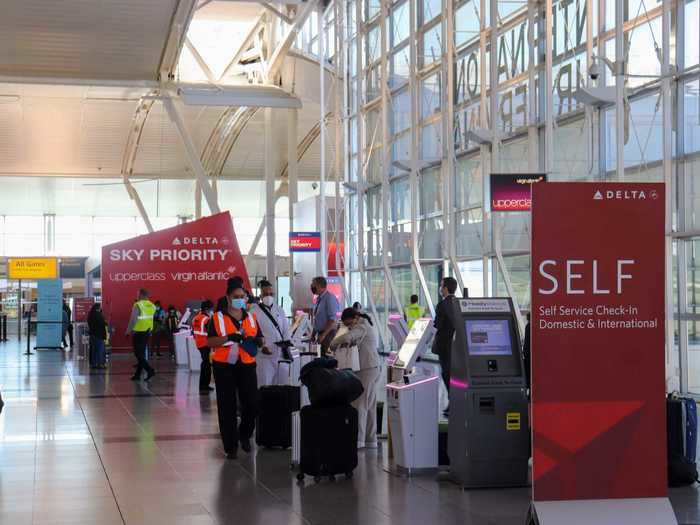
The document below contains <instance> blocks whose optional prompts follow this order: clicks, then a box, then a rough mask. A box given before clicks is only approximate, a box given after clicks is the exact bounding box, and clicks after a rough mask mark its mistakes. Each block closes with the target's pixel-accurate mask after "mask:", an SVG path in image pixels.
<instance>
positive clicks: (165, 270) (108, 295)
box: [102, 212, 250, 349]
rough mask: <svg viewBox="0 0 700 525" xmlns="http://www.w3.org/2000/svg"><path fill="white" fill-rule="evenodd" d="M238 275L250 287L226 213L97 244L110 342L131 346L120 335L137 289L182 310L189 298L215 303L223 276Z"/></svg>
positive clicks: (222, 291)
mask: <svg viewBox="0 0 700 525" xmlns="http://www.w3.org/2000/svg"><path fill="white" fill-rule="evenodd" d="M234 275H239V276H241V277H242V278H243V280H244V282H245V283H246V285H247V286H248V289H250V284H249V280H248V273H247V271H246V268H245V263H244V261H243V257H242V256H241V251H240V249H239V247H238V241H237V240H236V235H235V233H234V231H233V223H232V222H231V216H230V214H229V213H228V212H224V213H219V214H216V215H212V216H210V217H204V218H202V219H199V220H196V221H193V222H188V223H185V224H181V225H179V226H175V227H174V228H168V229H165V230H160V231H157V232H154V233H151V234H148V235H142V236H140V237H135V238H133V239H128V240H126V241H121V242H118V243H115V244H110V245H108V246H105V247H104V248H102V309H103V310H104V312H105V317H106V318H107V319H108V321H109V323H110V324H111V325H112V326H113V327H114V329H115V333H114V338H113V343H112V344H113V347H114V348H116V349H126V348H130V342H129V340H128V339H127V338H126V337H125V336H124V332H125V331H126V327H127V324H128V321H129V314H130V313H131V308H132V306H133V304H134V301H135V300H136V296H137V294H138V290H139V288H146V289H147V290H148V291H149V294H150V299H151V301H156V300H160V302H161V303H162V304H163V308H167V307H168V306H169V305H171V304H172V305H174V306H175V307H176V308H177V309H178V310H180V311H181V312H182V311H183V310H184V308H185V304H186V303H187V302H188V301H192V300H197V301H200V300H203V299H211V300H212V301H214V302H215V303H216V300H217V299H218V298H219V297H222V296H223V295H224V294H225V292H226V280H227V279H228V278H229V277H233V276H234Z"/></svg>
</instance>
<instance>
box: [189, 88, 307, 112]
mask: <svg viewBox="0 0 700 525" xmlns="http://www.w3.org/2000/svg"><path fill="white" fill-rule="evenodd" d="M177 94H178V95H179V96H180V98H181V99H182V101H183V102H184V103H185V104H186V105H188V106H209V107H213V106H227V107H232V106H239V107H240V106H243V107H255V108H284V109H289V108H293V109H300V108H301V100H300V99H299V98H298V97H296V96H294V95H291V94H289V93H287V92H286V91H285V90H283V89H282V88H279V87H277V86H267V85H263V84H244V85H239V86H226V87H218V88H216V89H208V88H206V87H201V86H198V87H179V88H178V89H177Z"/></svg>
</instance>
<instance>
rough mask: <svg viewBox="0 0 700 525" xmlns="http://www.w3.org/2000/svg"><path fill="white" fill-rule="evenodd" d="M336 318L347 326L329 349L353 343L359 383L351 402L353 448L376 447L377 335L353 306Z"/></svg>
mask: <svg viewBox="0 0 700 525" xmlns="http://www.w3.org/2000/svg"><path fill="white" fill-rule="evenodd" d="M340 320H341V322H342V323H343V325H345V328H347V329H348V331H347V332H345V333H344V334H343V335H339V336H337V337H336V338H335V339H333V341H332V342H331V345H330V348H331V350H335V349H336V348H339V347H341V346H357V352H358V354H359V357H360V370H359V371H358V372H356V375H357V377H358V379H359V380H360V381H361V382H362V387H363V388H364V391H363V392H362V395H361V396H360V397H358V398H357V399H356V400H355V401H353V402H352V406H354V407H355V409H356V410H357V448H358V449H359V448H377V384H378V383H379V378H380V375H381V374H380V371H379V352H378V351H377V346H378V344H377V335H376V332H375V331H374V328H373V327H372V325H371V324H370V323H369V322H368V321H367V320H366V319H365V318H364V317H363V316H362V314H360V313H359V312H358V311H357V310H355V309H354V308H346V309H345V310H343V313H342V315H341V316H340Z"/></svg>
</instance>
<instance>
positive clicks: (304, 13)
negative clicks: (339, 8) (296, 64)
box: [265, 0, 318, 84]
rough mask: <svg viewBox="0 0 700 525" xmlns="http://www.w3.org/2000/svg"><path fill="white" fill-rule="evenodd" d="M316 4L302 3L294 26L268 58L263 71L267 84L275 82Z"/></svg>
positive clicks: (315, 1)
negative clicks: (265, 68)
mask: <svg viewBox="0 0 700 525" xmlns="http://www.w3.org/2000/svg"><path fill="white" fill-rule="evenodd" d="M317 4H318V2H317V0H308V1H307V2H306V3H304V5H303V6H302V8H301V10H300V11H299V12H297V16H296V17H295V18H294V24H292V27H290V28H289V31H287V34H286V35H285V36H284V38H283V39H282V41H281V42H280V43H279V45H278V46H277V48H276V49H275V50H274V51H273V53H272V55H271V56H270V61H269V63H268V66H267V70H266V71H265V80H266V82H267V83H270V84H273V83H274V82H275V78H276V77H277V75H278V74H279V72H280V69H282V64H283V63H284V59H285V57H286V56H287V53H288V52H289V50H290V49H291V47H292V45H293V44H294V41H295V40H296V38H297V35H298V34H299V31H300V30H301V27H302V26H303V25H304V22H306V20H307V19H308V18H309V16H310V15H311V13H312V12H313V11H314V10H315V9H316V6H317Z"/></svg>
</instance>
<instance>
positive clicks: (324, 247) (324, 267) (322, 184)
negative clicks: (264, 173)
mask: <svg viewBox="0 0 700 525" xmlns="http://www.w3.org/2000/svg"><path fill="white" fill-rule="evenodd" d="M324 44H325V37H324V34H323V3H320V4H319V6H318V55H319V66H320V67H319V75H320V77H319V78H320V88H321V121H320V125H321V135H320V139H321V140H320V145H321V173H320V181H319V192H320V194H321V210H320V215H321V217H320V222H321V224H319V229H320V230H321V268H320V272H319V275H324V276H325V275H327V274H328V231H327V230H328V217H327V211H326V68H325V64H326V57H325V55H326V49H325V45H324Z"/></svg>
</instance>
